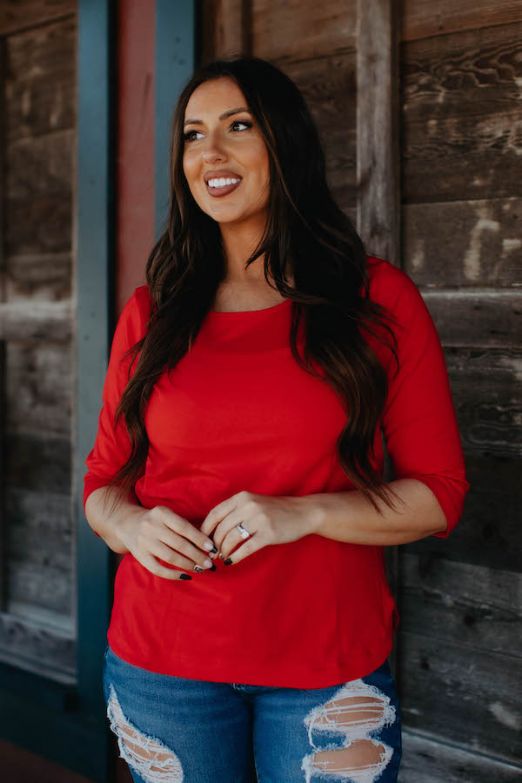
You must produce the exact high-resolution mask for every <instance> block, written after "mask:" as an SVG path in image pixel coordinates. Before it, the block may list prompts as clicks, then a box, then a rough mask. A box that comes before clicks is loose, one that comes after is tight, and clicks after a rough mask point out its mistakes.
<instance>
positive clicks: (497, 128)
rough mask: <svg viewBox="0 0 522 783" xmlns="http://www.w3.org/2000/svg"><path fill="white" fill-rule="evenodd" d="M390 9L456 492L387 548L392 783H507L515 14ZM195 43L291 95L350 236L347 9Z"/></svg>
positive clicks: (519, 12) (273, 0)
mask: <svg viewBox="0 0 522 783" xmlns="http://www.w3.org/2000/svg"><path fill="white" fill-rule="evenodd" d="M396 9H397V10H396V13H398V15H399V17H398V19H397V25H398V29H399V34H398V36H397V38H398V46H399V53H398V55H399V63H400V67H399V74H400V77H399V78H400V106H399V115H400V116H399V118H398V119H399V122H398V127H399V136H400V138H399V144H400V146H399V149H400V160H399V165H400V172H401V202H400V225H401V237H402V240H401V248H400V258H401V266H402V268H404V269H405V270H406V271H407V272H408V273H409V274H410V276H411V277H412V278H413V280H414V281H415V282H416V283H417V285H418V286H419V288H420V290H421V292H422V294H423V296H424V298H425V301H426V303H427V305H428V307H429V308H430V311H431V313H432V315H433V317H434V319H435V322H436V324H437V327H438V329H439V333H440V335H441V338H442V341H443V344H444V348H445V353H446V359H447V364H448V370H449V374H450V380H451V385H452V389H453V394H454V399H455V405H456V409H457V415H458V419H459V424H460V429H461V433H462V439H463V444H464V448H465V454H466V461H467V466H468V474H469V479H470V482H471V484H472V490H471V492H470V495H469V496H468V499H467V503H466V508H465V512H464V515H463V518H462V520H461V522H460V524H459V526H458V527H457V529H456V531H455V532H454V533H453V534H452V535H451V536H450V537H449V538H448V539H447V540H445V541H444V540H441V539H437V538H435V537H429V538H428V539H425V540H423V541H421V542H415V543H413V544H409V545H405V546H401V547H399V593H398V602H399V609H400V613H401V624H400V631H399V635H398V639H397V647H398V671H397V679H398V685H399V689H400V694H401V699H402V710H403V722H404V728H405V731H404V756H403V764H402V769H401V776H400V780H401V783H434V782H435V781H440V783H457V782H458V783H462V782H463V781H473V783H491V781H492V780H495V781H496V782H499V781H514V780H518V779H519V778H520V772H521V758H522V752H521V751H522V748H521V741H520V726H521V723H522V716H521V711H520V700H519V699H518V700H517V697H518V694H519V693H520V683H521V682H522V678H521V668H522V655H521V651H520V644H519V639H520V627H521V623H520V620H521V613H522V607H521V596H522V589H521V588H522V581H521V576H520V567H521V562H522V560H521V557H520V550H521V533H520V524H519V519H520V500H519V498H520V495H519V492H520V490H519V482H517V481H516V479H517V470H516V468H517V458H519V456H520V415H519V410H520V396H519V395H518V396H517V391H518V388H519V387H517V385H516V383H517V379H519V378H520V372H521V360H520V351H519V348H517V342H516V328H517V327H516V325H517V322H518V321H519V320H520V299H519V296H518V289H517V285H518V287H519V286H520V261H521V259H522V239H521V236H522V232H521V221H520V213H521V206H522V202H521V198H520V184H519V182H520V162H521V155H522V104H521V101H520V96H521V92H520V90H521V85H522V5H521V4H520V3H516V2H508V0H499V2H496V3H492V2H490V1H488V0H474V2H471V1H470V0H463V2H460V3H452V2H450V0H442V1H441V2H437V3H433V2H430V1H428V0H404V2H403V3H402V5H401V7H400V9H399V7H398V4H396ZM201 35H202V40H201V59H202V60H203V61H206V60H208V59H212V58H213V57H214V56H219V55H222V54H224V55H226V54H235V53H240V52H245V53H251V54H254V55H257V56H260V57H265V58H267V59H269V60H271V61H272V62H274V63H276V64H278V65H279V66H280V67H281V68H282V69H283V70H284V71H285V72H286V73H288V74H289V75H290V76H291V77H292V78H293V79H295V81H296V82H297V84H298V85H299V86H300V88H301V89H302V90H303V92H304V94H305V97H306V99H307V101H308V103H309V106H310V108H311V111H312V114H313V115H314V117H315V119H316V122H317V124H318V127H319V131H320V133H321V137H322V139H323V143H324V146H325V151H326V156H327V161H328V176H329V181H330V184H331V187H332V190H333V192H334V194H335V196H336V198H337V200H338V202H339V203H340V205H341V206H342V208H343V209H344V210H345V211H346V212H347V214H349V215H350V217H352V219H354V220H355V217H356V213H357V193H358V186H357V181H356V150H357V146H356V142H357V139H356V107H357V95H356V84H357V79H356V54H357V3H356V0H350V2H340V1H339V0H324V1H323V2H322V3H317V2H315V0H301V2H299V3H296V2H291V3H284V4H283V3H280V2H277V0H253V3H251V4H246V3H242V2H238V0H205V2H204V3H203V15H202V26H201ZM378 154H379V151H378V150H376V156H378ZM363 238H364V239H366V237H364V236H363ZM368 250H369V252H375V251H374V250H373V249H372V247H371V244H368ZM517 270H518V283H517ZM518 333H519V334H520V328H519V331H518ZM518 464H520V463H518ZM518 472H519V471H518ZM517 511H518V518H517Z"/></svg>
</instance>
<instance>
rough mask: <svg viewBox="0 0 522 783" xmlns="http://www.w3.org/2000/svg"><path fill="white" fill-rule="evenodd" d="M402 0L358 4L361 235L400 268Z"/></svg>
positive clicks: (372, 249)
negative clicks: (400, 48)
mask: <svg viewBox="0 0 522 783" xmlns="http://www.w3.org/2000/svg"><path fill="white" fill-rule="evenodd" d="M397 8H398V0H358V8H357V69H356V71H357V123H356V127H357V191H358V204H357V230H358V231H359V233H360V234H361V236H362V238H363V240H364V242H365V243H366V245H367V248H368V251H369V252H370V253H373V254H375V255H378V256H380V257H382V258H387V259H388V260H389V261H392V262H393V263H394V264H399V256H400V252H399V247H400V245H399V242H400V237H399V226H400V193H399V153H400V150H399V134H398V127H399V123H398V114H399V90H398V87H399V77H398V71H399V68H398V41H397V27H398V10H397Z"/></svg>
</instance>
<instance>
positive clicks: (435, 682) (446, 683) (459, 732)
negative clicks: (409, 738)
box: [398, 629, 522, 764]
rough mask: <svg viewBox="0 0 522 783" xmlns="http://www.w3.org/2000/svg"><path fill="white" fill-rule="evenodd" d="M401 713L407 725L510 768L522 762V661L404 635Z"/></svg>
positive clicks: (401, 641)
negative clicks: (492, 756) (499, 760)
mask: <svg viewBox="0 0 522 783" xmlns="http://www.w3.org/2000/svg"><path fill="white" fill-rule="evenodd" d="M398 658H399V663H400V685H399V691H400V694H401V712H402V716H403V721H404V725H405V726H408V727H409V728H412V729H416V728H418V729H419V730H421V731H423V732H429V733H430V734H432V735H434V736H439V737H446V736H447V735H448V721H449V717H451V722H450V724H449V726H450V737H451V741H452V742H453V743H456V744H460V745H463V746H467V747H472V748H473V749H474V751H475V752H478V753H485V754H489V755H494V756H496V757H497V758H499V759H502V760H503V761H504V762H506V763H510V764H517V763H519V762H520V759H521V758H522V734H521V732H520V725H521V714H520V699H519V691H520V682H521V677H522V658H520V657H517V656H515V655H512V654H510V652H509V651H506V652H505V653H492V652H491V651H490V650H488V651H487V652H483V651H481V650H477V649H474V648H472V647H468V646H467V645H465V644H463V643H462V642H460V641H456V642H455V643H451V642H449V641H448V640H447V639H440V638H439V639H437V638H433V636H424V635H423V634H422V629H421V631H420V632H416V633H410V632H408V631H402V632H400V638H399V644H398Z"/></svg>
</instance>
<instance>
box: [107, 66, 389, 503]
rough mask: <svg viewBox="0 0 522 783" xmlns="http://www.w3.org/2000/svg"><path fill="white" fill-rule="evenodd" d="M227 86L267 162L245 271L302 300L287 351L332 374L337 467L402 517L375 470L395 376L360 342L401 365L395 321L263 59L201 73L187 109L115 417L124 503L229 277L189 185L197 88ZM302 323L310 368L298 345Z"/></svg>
mask: <svg viewBox="0 0 522 783" xmlns="http://www.w3.org/2000/svg"><path fill="white" fill-rule="evenodd" d="M220 77H229V78H231V79H233V80H234V81H235V82H236V84H237V85H238V86H239V88H240V89H241V91H242V92H243V94H244V96H245V98H246V101H247V105H248V107H249V109H250V111H251V112H252V114H253V115H254V118H255V120H256V122H257V125H258V128H259V130H260V132H261V134H262V135H263V137H264V140H265V143H266V146H267V149H268V155H269V167H270V193H269V201H268V218H267V223H266V229H265V232H264V235H263V237H262V238H261V240H260V242H259V245H258V247H257V248H256V249H255V251H254V252H253V253H252V255H251V256H250V258H248V260H247V261H246V262H245V268H246V267H247V266H248V264H251V263H253V262H254V261H255V260H256V259H257V258H259V257H260V256H262V255H263V254H264V276H265V279H266V281H267V283H268V284H269V285H272V283H271V280H273V282H274V283H275V287H276V288H277V290H279V292H280V293H281V294H282V295H283V296H284V297H289V298H290V299H292V300H293V304H292V326H291V335H290V337H291V339H290V344H291V350H292V353H293V355H294V357H295V359H296V361H297V362H299V364H300V365H301V366H302V367H303V368H304V369H306V370H307V371H308V372H310V373H312V374H314V375H316V376H317V375H318V373H317V371H316V370H314V368H313V367H312V364H311V361H310V360H314V361H315V362H317V363H318V364H319V365H320V367H321V368H322V370H323V371H324V373H320V375H321V377H324V380H325V381H326V382H328V383H330V384H331V385H332V386H333V387H334V389H335V390H336V391H337V392H338V394H339V395H340V397H341V399H342V400H343V401H344V403H345V405H346V409H347V411H349V412H350V413H349V416H348V417H347V423H346V426H345V428H344V429H343V430H342V432H340V433H339V437H338V439H337V452H338V456H339V461H340V464H341V465H342V467H343V469H344V471H345V472H346V474H347V475H348V477H349V478H350V479H351V481H352V482H353V484H354V485H355V487H356V488H358V489H360V490H361V491H362V492H363V493H364V494H365V496H366V497H367V498H368V500H369V501H370V502H371V503H372V505H373V506H374V508H376V509H377V510H378V511H380V508H379V505H378V503H377V502H376V499H375V498H376V497H377V498H380V499H381V500H382V501H384V502H385V503H386V504H387V505H388V506H390V507H391V508H394V504H393V500H392V498H391V495H392V494H393V495H395V493H393V491H392V490H391V488H390V487H389V486H387V485H386V484H385V483H384V482H383V481H382V479H381V477H380V476H379V475H378V472H377V471H376V470H375V469H374V468H373V466H372V464H371V455H372V448H373V439H374V436H375V428H376V426H377V422H378V419H379V416H380V414H381V412H382V410H383V407H384V403H385V399H386V394H387V388H388V387H387V376H386V372H385V370H384V368H383V366H382V365H381V363H380V362H379V361H378V359H377V357H376V355H375V353H374V352H373V350H372V349H371V348H370V346H369V345H368V344H367V342H366V341H365V339H364V338H363V334H362V332H363V331H367V332H368V333H370V334H373V335H375V336H378V337H379V339H385V341H386V342H388V341H389V338H391V341H392V343H394V344H393V345H392V346H391V350H392V352H393V354H394V356H395V360H396V361H397V353H396V345H395V342H396V341H395V335H394V333H393V330H392V329H391V328H390V326H389V325H388V323H387V321H388V320H389V318H390V316H389V314H388V313H387V311H386V310H385V309H384V308H382V307H381V306H379V305H378V304H377V303H374V302H372V301H370V299H369V275H368V269H367V263H368V262H367V255H366V252H365V248H364V245H363V242H362V240H361V238H360V237H359V235H358V234H357V232H356V230H355V228H354V226H353V224H352V222H351V220H350V219H349V218H348V217H347V216H346V215H345V214H344V213H343V211H342V210H341V209H340V207H339V206H338V205H337V204H336V202H335V201H334V199H333V197H332V195H331V193H330V190H329V187H328V185H327V181H326V170H325V159H324V153H323V149H322V146H321V142H320V138H319V134H318V131H317V128H316V126H315V124H314V121H313V119H312V117H311V114H310V111H309V109H308V107H307V105H306V103H305V100H304V98H303V96H302V94H301V92H300V91H299V89H298V88H297V86H296V85H295V84H294V82H293V81H292V80H291V79H290V78H289V77H288V76H286V75H285V74H284V73H283V72H282V71H280V70H279V69H278V68H276V67H275V66H274V65H272V64H271V63H269V62H267V61H266V60H262V59H259V58H256V57H234V58H229V59H223V60H216V61H214V62H211V63H208V64H206V65H204V66H202V67H201V68H200V69H199V70H197V71H196V73H195V74H194V75H193V77H192V78H191V79H190V81H189V82H188V83H187V84H186V86H185V87H184V89H183V91H182V93H181V95H180V97H179V99H178V102H177V105H176V108H175V112H174V116H173V121H172V134H171V146H170V184H171V188H170V205H169V213H168V217H167V219H166V223H165V227H164V230H163V232H162V233H161V236H160V237H159V239H158V240H157V242H156V243H155V245H154V246H153V248H152V250H151V252H150V255H149V258H148V260H147V265H146V280H147V285H148V287H149V291H150V296H151V314H150V318H149V322H148V325H147V331H146V334H145V336H144V337H143V338H142V339H141V340H140V341H139V342H138V343H136V344H135V345H134V346H131V347H130V349H129V350H128V351H127V354H126V356H127V357H128V356H129V355H131V356H132V359H131V362H130V367H132V366H133V365H134V364H135V368H134V370H133V372H131V371H130V372H129V378H130V380H129V382H128V384H127V386H126V388H125V390H124V393H123V395H122V397H121V400H120V402H119V405H118V409H117V411H116V421H118V419H119V417H120V416H124V418H125V422H126V426H127V431H128V433H129V438H130V442H131V453H130V456H129V459H128V461H127V462H126V463H125V464H124V465H123V466H122V467H121V468H120V470H119V471H118V472H117V474H116V475H115V476H114V477H113V479H112V481H111V482H110V485H119V486H121V487H122V488H123V490H124V493H122V494H127V495H129V494H130V490H131V489H132V488H133V485H134V483H135V481H136V480H137V479H138V478H139V477H140V475H142V474H143V471H144V465H145V461H146V457H147V452H148V447H149V440H148V436H147V432H146V429H145V425H144V413H145V410H146V404H147V401H148V399H149V397H150V394H151V392H152V389H153V387H154V384H155V382H156V380H157V379H158V377H159V375H160V374H161V373H162V372H164V371H165V369H166V368H172V367H174V366H175V365H176V364H177V362H179V361H180V359H181V358H182V357H183V356H184V354H185V353H186V352H187V350H188V349H189V347H190V344H191V342H192V341H193V340H194V338H195V337H196V336H197V333H198V330H199V328H200V325H201V323H202V321H203V319H204V318H205V315H206V313H207V312H208V311H209V310H210V309H211V308H212V305H213V302H214V298H215V295H216V292H217V288H218V286H219V284H220V282H221V281H222V280H223V279H224V277H225V273H226V260H225V258H224V253H223V247H222V243H221V235H220V230H219V224H218V223H217V222H216V221H214V220H213V219H212V218H210V217H209V216H208V215H207V214H206V213H204V212H203V211H202V210H201V209H200V207H199V206H198V204H197V203H196V201H195V200H194V198H193V197H192V194H191V192H190V189H189V187H188V184H187V181H186V179H185V176H184V173H183V149H184V137H183V123H184V119H185V109H186V106H187V103H188V101H189V98H190V96H191V95H192V93H193V91H194V90H195V89H196V88H197V87H198V86H199V85H200V84H202V83H203V82H206V81H209V80H212V79H217V78H220ZM290 265H291V267H290ZM290 269H291V271H292V273H293V277H294V282H293V283H292V284H291V285H290V284H289V283H288V273H289V271H290ZM272 287H274V286H272ZM361 292H362V293H361ZM301 319H304V325H305V334H306V341H305V342H306V346H305V350H304V355H303V356H301V355H300V353H299V351H298V348H297V344H296V338H297V331H298V326H299V323H300V321H301ZM385 331H386V335H385V334H384V332H385ZM136 359H137V361H135V360H136ZM395 497H397V496H396V495H395Z"/></svg>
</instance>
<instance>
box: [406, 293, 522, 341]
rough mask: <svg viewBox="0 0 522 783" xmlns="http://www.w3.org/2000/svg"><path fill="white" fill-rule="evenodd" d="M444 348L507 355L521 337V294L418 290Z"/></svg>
mask: <svg viewBox="0 0 522 783" xmlns="http://www.w3.org/2000/svg"><path fill="white" fill-rule="evenodd" d="M421 293H422V296H423V299H424V301H425V302H426V305H427V306H428V309H429V311H430V313H431V315H432V317H433V319H434V321H435V323H436V326H437V329H438V332H439V335H440V337H441V340H442V342H443V343H444V346H445V347H446V348H449V347H450V346H468V347H470V348H477V349H478V350H485V349H486V348H503V349H505V350H506V349H507V350H508V351H509V350H510V348H511V347H512V346H513V347H516V346H517V345H518V343H519V337H518V335H520V334H521V324H520V320H521V309H520V294H519V293H518V291H516V290H513V291H511V290H504V291H502V290H498V289H497V290H495V289H480V288H474V289H472V288H468V289H466V288H461V289H458V288H457V289H454V288H452V289H446V290H444V291H436V290H432V289H429V288H423V289H421Z"/></svg>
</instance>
